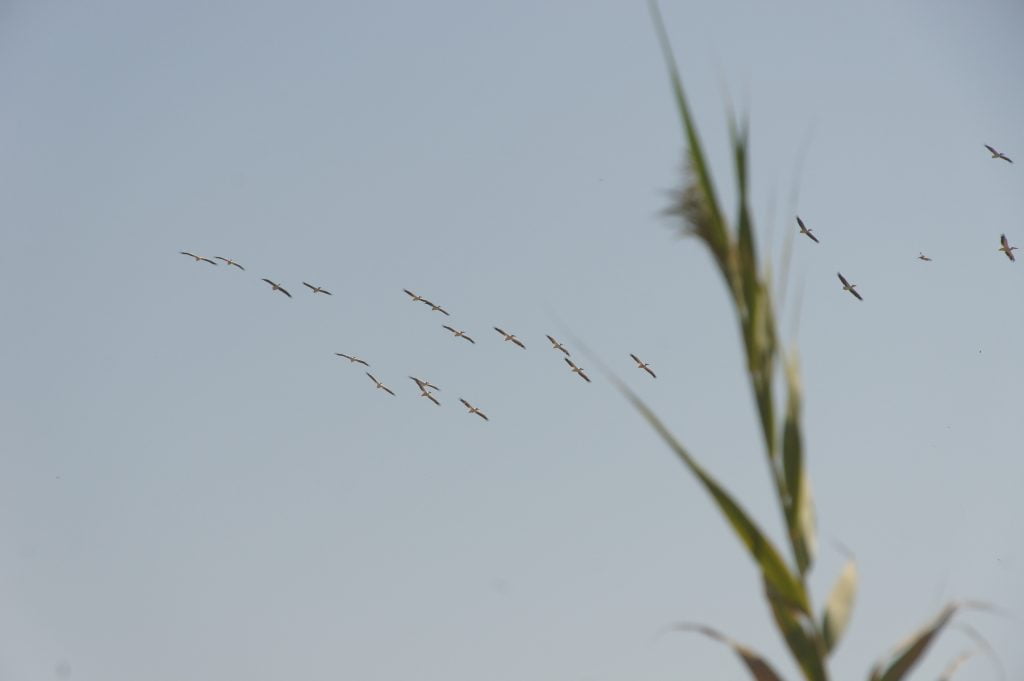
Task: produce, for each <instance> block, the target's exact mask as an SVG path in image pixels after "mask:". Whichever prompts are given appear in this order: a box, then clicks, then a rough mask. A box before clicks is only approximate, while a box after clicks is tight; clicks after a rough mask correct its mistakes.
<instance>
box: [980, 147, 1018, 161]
mask: <svg viewBox="0 0 1024 681" xmlns="http://www.w3.org/2000/svg"><path fill="white" fill-rule="evenodd" d="M985 148H986V149H988V150H989V151H990V152H992V158H1001V159H1003V160H1004V161H1006V162H1007V163H1013V161H1011V160H1010V157H1009V156H1007V155H1006V154H1004V153H1003V152H1001V151H996V150H995V149H993V148H992V147H990V146H989V145H987V144H986V145H985Z"/></svg>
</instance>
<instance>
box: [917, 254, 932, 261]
mask: <svg viewBox="0 0 1024 681" xmlns="http://www.w3.org/2000/svg"><path fill="white" fill-rule="evenodd" d="M917 259H918V260H923V261H925V262H931V261H932V259H931V258H929V257H928V256H927V255H925V254H924V253H918V254H917Z"/></svg>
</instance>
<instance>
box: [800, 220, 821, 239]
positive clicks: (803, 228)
mask: <svg viewBox="0 0 1024 681" xmlns="http://www.w3.org/2000/svg"><path fill="white" fill-rule="evenodd" d="M796 223H797V224H798V225H800V233H801V234H806V235H807V236H809V237H810V238H811V241H813V242H814V243H816V244H820V243H821V242H820V241H818V237H816V236H814V234H813V232H814V230H813V229H807V225H805V224H804V221H803V220H801V219H800V216H799V215H798V216H796Z"/></svg>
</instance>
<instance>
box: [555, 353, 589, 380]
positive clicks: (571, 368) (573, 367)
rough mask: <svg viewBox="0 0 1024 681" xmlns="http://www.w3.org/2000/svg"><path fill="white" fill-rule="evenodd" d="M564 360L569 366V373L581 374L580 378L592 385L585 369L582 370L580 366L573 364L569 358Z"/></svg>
mask: <svg viewBox="0 0 1024 681" xmlns="http://www.w3.org/2000/svg"><path fill="white" fill-rule="evenodd" d="M562 359H564V360H565V363H566V364H568V365H569V371H571V372H573V373H574V374H579V376H580V378H582V379H583V380H584V381H586V382H587V383H590V379H589V378H588V377H587V375H586V374H585V373H583V369H580V368H579V367H578V366H576V365H575V364H573V363H572V360H571V359H569V358H568V357H563V358H562Z"/></svg>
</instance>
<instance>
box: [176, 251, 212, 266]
mask: <svg viewBox="0 0 1024 681" xmlns="http://www.w3.org/2000/svg"><path fill="white" fill-rule="evenodd" d="M178 253H181V254H182V255H187V256H188V257H190V258H195V259H196V262H200V261H202V262H208V263H210V264H211V265H214V266H216V265H217V263H215V262H214V261H212V260H210V259H209V258H204V257H203V256H201V255H196V254H195V253H189V252H188V251H178Z"/></svg>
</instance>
